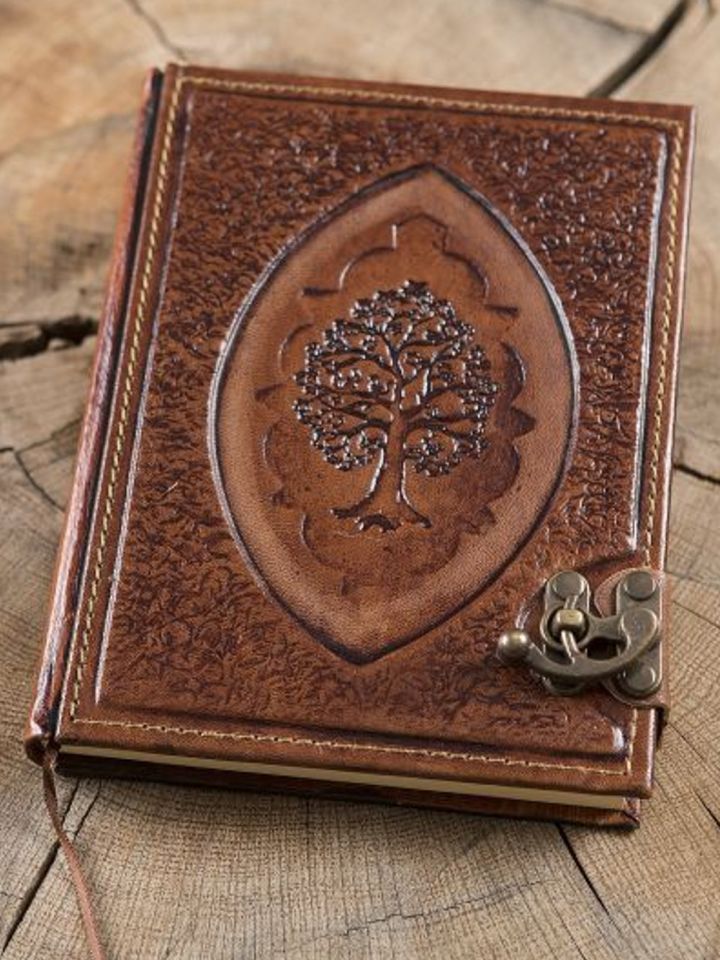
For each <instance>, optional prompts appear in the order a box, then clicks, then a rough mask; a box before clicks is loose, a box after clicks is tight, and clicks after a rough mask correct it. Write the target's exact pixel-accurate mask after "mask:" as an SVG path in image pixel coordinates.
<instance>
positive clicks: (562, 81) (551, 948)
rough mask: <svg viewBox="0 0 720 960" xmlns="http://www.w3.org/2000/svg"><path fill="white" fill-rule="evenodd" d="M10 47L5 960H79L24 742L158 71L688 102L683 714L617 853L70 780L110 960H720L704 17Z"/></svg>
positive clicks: (662, 6) (72, 7)
mask: <svg viewBox="0 0 720 960" xmlns="http://www.w3.org/2000/svg"><path fill="white" fill-rule="evenodd" d="M668 18H670V19H671V20H672V24H671V25H672V29H671V30H670V31H669V32H668V31H667V29H666V28H667V23H668ZM0 25H1V26H2V31H1V32H0V51H1V52H2V55H3V57H2V62H3V70H2V75H1V76H0V90H2V94H3V96H2V100H1V101H0V103H2V107H1V108H0V131H2V144H3V147H2V149H3V154H2V156H0V197H1V198H2V201H3V210H4V212H5V216H4V217H3V218H2V220H1V221H0V248H1V249H2V251H3V255H2V257H0V356H6V357H13V356H14V357H19V359H15V360H11V359H5V360H2V361H0V524H2V532H3V535H2V537H0V611H1V612H2V616H1V617H0V954H1V955H2V956H3V957H7V958H8V960H27V958H35V960H44V958H56V957H59V956H61V957H66V958H69V960H71V958H78V960H80V958H83V957H84V956H85V946H84V942H83V938H82V933H81V930H80V925H79V919H78V916H77V910H76V906H75V902H74V899H73V894H72V890H71V887H70V884H69V880H68V875H67V871H66V869H65V865H64V864H63V862H62V860H61V859H60V858H59V857H58V856H57V850H56V846H55V843H54V841H53V839H52V836H51V830H50V827H49V824H48V822H47V819H46V816H45V813H44V810H43V807H42V799H41V786H40V777H39V774H38V772H37V771H36V770H34V769H33V768H32V767H31V766H30V765H29V764H28V763H27V761H25V759H24V757H23V755H22V749H21V746H20V736H21V731H22V725H23V722H24V718H25V713H26V709H27V704H28V701H29V697H30V687H31V682H32V674H33V670H34V663H35V659H36V656H37V651H38V646H39V642H40V638H41V634H42V628H43V620H44V616H45V604H46V601H47V593H48V589H49V582H50V577H51V572H52V563H53V558H54V552H55V546H56V542H57V538H58V536H59V531H60V524H61V520H62V510H61V507H62V505H63V504H64V502H65V500H66V498H67V494H68V487H69V483H70V474H71V467H72V456H73V452H74V444H75V438H76V429H77V423H78V419H79V416H80V414H81V410H82V406H83V402H84V394H85V389H86V380H87V372H88V369H89V358H90V354H91V351H92V346H93V337H92V333H91V332H90V331H92V329H93V325H92V324H93V321H95V320H96V319H97V316H98V312H99V309H100V300H101V290H102V284H103V281H104V275H105V270H106V266H107V257H108V252H109V244H110V237H111V232H112V227H113V223H114V217H115V212H116V209H117V205H118V203H119V197H120V191H121V189H122V173H123V170H124V167H125V163H126V160H127V155H128V151H129V147H130V138H131V136H132V122H133V118H134V112H135V109H136V104H137V100H138V96H139V89H140V85H141V73H142V70H143V69H144V68H145V67H146V66H149V65H151V64H155V63H163V62H164V61H165V60H166V59H170V58H171V59H188V60H193V61H199V62H205V63H218V64H223V65H226V66H237V67H247V68H253V67H254V68H266V69H279V70H289V71H293V70H296V71H303V72H307V73H313V72H314V73H319V74H335V75H338V76H357V77H367V78H377V79H386V80H395V79H398V80H405V81H422V82H427V83H439V84H442V83H448V84H452V83H454V84H457V85H461V86H477V87H480V88H482V87H486V88H490V89H501V88H510V89H513V88H515V89H524V90H533V91H539V90H544V91H548V92H566V93H578V94H581V93H588V92H590V91H592V90H597V89H608V90H612V89H613V88H616V87H618V86H619V92H620V93H621V95H622V96H624V97H628V98H632V99H643V98H645V99H655V100H671V101H672V100H677V101H681V102H691V103H697V104H699V106H700V124H701V127H700V138H699V155H698V161H697V167H696V172H697V179H696V189H695V197H694V216H693V224H692V245H691V268H690V275H689V287H688V310H687V322H686V336H685V340H684V347H683V354H682V357H683V359H682V371H681V392H680V403H679V409H678V418H679V420H678V427H679V429H678V442H677V448H676V455H677V462H678V469H677V471H676V475H675V485H674V497H673V510H672V523H671V556H670V570H671V573H672V585H673V590H674V600H673V615H674V618H675V620H674V623H675V626H674V637H675V642H674V646H673V650H672V659H673V664H672V666H673V698H674V701H675V706H674V709H673V713H672V715H671V720H670V725H669V727H668V729H667V731H666V733H665V738H664V743H663V749H662V751H661V753H660V758H659V764H658V771H657V789H656V796H655V797H654V799H653V801H652V802H651V803H650V804H649V805H648V807H647V809H646V811H645V817H644V822H643V826H642V828H641V829H640V830H639V831H637V832H636V833H634V834H632V835H628V836H625V835H618V834H615V833H602V832H597V831H591V830H584V829H581V828H559V827H556V826H554V825H551V824H545V825H541V824H531V823H519V822H509V821H503V820H499V819H495V820H489V819H488V820H483V819H477V818H470V817H464V816H460V815H438V814H434V813H430V812H424V811H411V810H400V809H392V808H385V807H371V806H366V805H359V804H357V805H355V804H340V803H330V802H312V801H305V800H298V799H291V798H283V797H269V796H251V795H244V794H239V793H238V794H235V793H230V792H223V791H210V790H204V789H181V788H177V787H167V786H160V785H158V786H155V785H141V784H134V783H118V782H103V783H99V782H94V781H84V782H82V783H79V784H78V783H74V782H66V783H64V784H63V789H62V802H63V806H64V809H66V810H67V813H66V825H67V827H68V829H69V830H70V831H71V832H72V833H74V834H75V835H76V837H77V843H78V847H79V849H80V852H81V855H82V857H83V860H84V862H85V864H86V865H87V871H88V874H89V878H90V881H91V883H92V885H93V887H94V889H95V891H96V898H97V905H98V911H99V915H100V920H101V927H102V929H103V932H104V935H105V937H106V939H107V942H108V944H109V947H110V953H111V956H113V957H118V958H142V960H160V958H162V957H165V958H172V960H196V958H213V960H215V958H221V960H224V958H227V960H229V958H233V960H235V958H246V957H247V958H250V957H257V958H260V957H262V958H263V960H269V958H277V960H280V958H282V960H286V958H287V960H289V958H293V960H310V958H312V960H314V958H332V960H336V958H340V960H344V958H351V960H365V958H373V960H374V958H383V960H384V958H390V957H392V958H395V960H410V958H419V957H423V958H441V957H442V958H443V960H445V958H448V960H455V958H475V957H478V956H482V957H483V958H510V957H513V958H515V957H519V958H524V957H533V958H534V960H545V958H547V960H550V958H553V960H570V958H575V957H580V958H585V960H611V958H615V957H622V958H623V960H625V958H627V960H634V958H643V960H650V958H652V960H676V958H677V960H680V958H682V960H686V958H688V960H695V958H696V960H711V958H715V957H720V899H719V898H718V891H720V829H719V825H720V778H719V777H718V769H720V747H719V746H718V744H719V743H720V736H719V734H720V701H719V699H718V696H717V689H718V684H719V683H720V661H718V658H717V657H715V658H713V656H712V650H713V648H714V646H716V645H717V644H718V643H719V642H720V618H719V617H718V613H717V611H718V609H719V607H720V604H719V601H720V550H719V544H720V470H719V469H718V462H720V461H719V460H718V448H719V447H720V399H719V394H718V389H717V377H718V356H719V355H720V342H719V341H720V332H719V331H720V327H719V325H718V323H717V319H716V318H717V316H718V312H719V310H720V294H719V293H718V289H719V287H718V276H717V270H718V268H717V264H718V262H719V254H720V201H718V192H717V188H716V185H717V181H718V175H719V174H720V98H719V96H718V95H719V94H720V75H719V72H718V69H717V62H718V56H719V55H720V25H719V21H718V18H716V17H715V18H713V17H712V16H711V15H710V12H709V10H706V8H705V6H704V5H703V4H702V3H700V2H697V3H688V4H681V5H680V6H679V7H678V6H676V5H675V4H673V3H671V2H665V0H663V2H652V0H625V2H622V3H617V2H615V0H602V2H598V3H597V4H596V3H593V4H590V3H588V2H587V0H549V2H547V3H529V2H527V0H503V2H500V0H495V2H493V0H486V2H482V3H477V2H470V0H457V2H455V3H453V4H446V3H441V2H440V0H436V2H433V0H424V2H423V3H420V4H418V3H412V2H410V0H402V2H396V3H395V4H392V5H390V4H387V3H381V2H380V0H370V2H366V3H365V4H363V5H362V6H361V5H359V4H352V3H350V2H345V0H341V2H340V0H336V2H333V3H330V4H328V3H323V4H321V3H320V2H319V0H309V2H306V3H304V4H302V5H299V4H292V3H290V2H289V0H269V2H264V3H260V2H256V0H252V2H247V3H244V4H234V3H231V2H229V0H210V2H207V3H204V4H202V5H201V4H199V3H181V2H179V0H156V2H151V0H125V2H121V0H114V2H110V0H92V2H87V3H80V2H78V0H74V2H71V0H47V2H45V3H43V4H27V3H24V2H22V0H14V2H6V3H4V4H2V6H1V7H0ZM663 30H665V31H666V32H668V36H667V37H666V38H665V39H664V42H662V43H660V42H659V39H658V33H659V32H660V31H663ZM655 40H657V41H658V42H657V43H655V42H654V41H655ZM638 61H640V63H638ZM88 321H89V323H88ZM73 341H80V345H72V344H73ZM5 344H10V346H8V347H5V353H3V345H5Z"/></svg>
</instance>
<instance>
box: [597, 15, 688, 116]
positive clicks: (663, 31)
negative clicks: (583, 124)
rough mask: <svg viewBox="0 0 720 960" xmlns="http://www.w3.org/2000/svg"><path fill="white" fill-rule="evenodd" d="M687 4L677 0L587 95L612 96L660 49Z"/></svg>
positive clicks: (677, 22)
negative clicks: (656, 24)
mask: <svg viewBox="0 0 720 960" xmlns="http://www.w3.org/2000/svg"><path fill="white" fill-rule="evenodd" d="M689 6H690V3H689V0H679V3H677V4H676V5H675V6H674V7H673V8H672V9H671V10H670V12H669V13H668V14H667V16H666V17H665V19H664V20H663V22H662V23H661V24H660V26H659V27H658V28H657V30H655V32H654V33H650V34H648V35H647V37H646V38H645V40H644V41H643V42H642V43H640V44H638V46H637V47H636V48H635V50H634V51H633V52H632V53H631V54H630V56H629V57H628V58H627V59H626V60H625V61H624V62H623V63H621V64H620V65H619V66H618V67H616V68H615V69H614V70H613V71H612V72H611V73H610V74H609V75H608V76H607V77H606V78H605V79H604V80H603V81H602V82H601V83H599V84H597V85H596V86H595V87H593V89H592V90H590V92H589V93H588V94H587V96H588V97H610V96H612V94H614V93H615V92H616V91H617V90H618V89H619V88H620V87H621V86H623V84H624V83H626V82H627V81H628V80H629V79H630V78H631V77H632V76H633V75H634V74H636V73H637V72H638V70H640V69H641V67H644V66H645V64H646V63H648V61H649V60H651V59H652V58H653V57H654V56H655V55H656V54H657V53H658V52H659V51H660V49H661V47H662V46H663V45H664V44H665V43H666V41H667V40H668V38H669V37H670V35H671V34H672V33H673V32H674V30H675V29H676V27H677V26H678V25H679V24H680V22H681V21H682V19H683V17H684V16H685V14H686V13H687V11H688V9H689Z"/></svg>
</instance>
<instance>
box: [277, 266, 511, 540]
mask: <svg viewBox="0 0 720 960" xmlns="http://www.w3.org/2000/svg"><path fill="white" fill-rule="evenodd" d="M475 335H476V331H475V328H474V327H473V326H471V325H470V324H468V323H464V322H463V321H462V320H461V319H460V318H459V317H458V315H457V312H456V310H455V307H454V306H453V304H452V303H451V302H450V301H449V300H442V299H439V298H438V297H436V296H435V295H434V294H433V292H432V290H430V288H429V287H428V285H427V284H426V283H421V282H416V281H415V282H414V281H412V280H406V281H405V283H403V284H402V285H401V286H399V287H397V289H394V290H378V291H376V292H375V293H374V294H373V295H372V296H371V297H369V298H368V299H363V300H357V301H356V302H355V303H354V304H353V306H352V307H351V308H350V316H349V318H348V320H342V319H339V320H336V321H335V322H334V323H333V325H332V327H330V328H328V329H327V330H326V331H325V332H324V334H323V339H322V342H320V343H318V342H313V343H310V344H308V346H307V347H306V348H305V357H306V359H305V365H304V366H303V368H302V370H300V371H298V373H296V375H295V382H296V383H297V385H298V386H299V387H300V391H301V394H302V396H301V397H300V398H299V399H297V400H296V401H295V403H294V404H293V409H294V410H295V412H296V413H297V415H298V418H299V419H300V420H301V421H302V423H304V424H305V425H306V426H307V427H309V428H310V436H311V442H312V444H313V446H314V447H316V448H317V449H318V450H320V451H321V453H322V454H323V456H324V457H325V460H326V461H327V462H328V463H330V464H332V465H333V466H334V467H336V468H337V469H338V470H354V469H356V468H358V467H364V466H367V465H368V464H370V465H371V466H372V468H373V474H372V477H371V478H370V482H369V484H368V489H367V490H366V492H365V493H364V495H363V497H362V498H361V499H360V500H359V501H358V502H357V503H355V504H353V505H351V506H349V507H338V506H336V507H333V508H332V512H333V514H334V515H335V516H336V517H337V518H338V519H345V518H348V517H350V518H352V519H353V520H355V522H356V524H357V526H358V527H359V528H360V529H361V530H368V529H369V528H370V527H373V526H377V527H379V528H380V529H381V530H383V531H384V532H388V531H393V530H397V529H398V527H400V526H401V525H402V524H403V523H420V524H422V525H423V526H424V527H431V526H432V521H431V519H430V517H428V516H426V515H425V514H422V513H420V512H419V511H418V510H416V509H415V507H414V506H413V504H412V502H411V500H410V499H409V496H408V492H407V488H406V484H405V467H406V465H407V466H410V465H411V466H412V467H413V468H414V469H415V472H416V473H419V474H423V475H424V476H426V477H440V476H445V475H447V474H448V473H450V471H451V470H452V469H453V468H454V467H456V466H457V465H458V464H459V463H461V462H462V461H463V460H464V459H465V458H466V457H474V458H475V459H479V458H480V457H481V456H482V454H483V452H484V451H485V449H486V448H487V446H488V441H487V439H486V436H485V433H486V429H485V427H486V423H487V418H488V414H489V413H490V409H491V407H492V405H493V403H494V401H495V394H496V393H497V390H498V385H497V383H495V381H494V380H492V379H491V377H490V362H489V360H488V359H487V357H486V355H485V352H484V350H483V349H482V347H481V346H480V345H479V344H477V343H475Z"/></svg>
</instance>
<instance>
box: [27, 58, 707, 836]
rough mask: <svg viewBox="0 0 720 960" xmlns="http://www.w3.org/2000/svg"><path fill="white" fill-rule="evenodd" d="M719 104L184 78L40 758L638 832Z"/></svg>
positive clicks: (168, 98) (120, 325) (95, 398)
mask: <svg viewBox="0 0 720 960" xmlns="http://www.w3.org/2000/svg"><path fill="white" fill-rule="evenodd" d="M691 149H692V112H691V110H690V109H689V108H686V107H681V106H661V105H657V104H636V103H622V102H609V101H600V100H596V101H587V100H576V99H566V98H562V99H561V98H553V97H537V96H529V95H508V94H498V93H477V92H469V91H462V90H451V89H432V88H425V87H409V86H398V85H377V84H367V83H365V84H363V83H355V82H350V81H346V80H325V79H323V80H320V79H312V78H291V77H283V76H276V75H263V74H246V73H235V72H228V71H220V70H210V69H205V68H195V67H182V68H181V67H176V66H169V67H168V68H167V70H166V71H165V72H164V73H163V74H159V73H156V74H153V76H152V77H151V79H150V81H149V83H148V88H147V94H146V100H145V104H144V107H143V110H142V114H141V121H140V128H139V133H138V136H137V141H136V149H135V154H134V159H133V162H132V166H131V175H130V182H129V188H128V192H127V200H126V203H125V207H124V210H123V213H122V216H121V218H120V225H119V229H118V236H117V242H116V246H115V252H114V258H113V263H112V272H111V279H110V283H109V291H108V296H107V303H106V308H105V314H104V318H103V322H102V326H101V330H100V335H99V338H98V350H97V359H96V363H95V369H94V374H93V378H92V385H91V389H90V396H89V402H88V408H87V416H86V419H85V424H84V428H83V431H82V437H81V441H80V450H79V456H78V464H77V472H76V479H75V484H74V489H73V494H72V498H71V502H70V505H69V508H68V514H67V526H66V530H65V534H64V538H63V542H62V546H61V549H60V553H59V559H58V565H57V574H56V579H55V586H54V592H53V597H52V602H51V612H50V618H49V627H48V632H47V640H46V645H45V650H44V655H43V658H42V665H41V668H40V672H39V681H38V687H37V695H36V699H35V702H34V705H33V707H32V715H31V718H30V723H29V729H28V737H27V749H28V752H29V754H30V756H31V757H33V758H34V759H35V760H38V761H41V760H42V758H43V755H44V754H45V752H46V750H47V749H48V748H50V749H52V751H53V755H54V752H55V751H56V750H57V751H58V752H59V754H58V755H59V760H58V769H59V771H60V772H61V773H62V772H67V773H70V774H77V773H84V772H88V773H93V774H118V775H122V776H138V777H141V776H143V777H144V776H150V777H159V778H167V779H179V780H189V781H198V782H207V783H213V782H217V783H221V784H226V785H227V784H237V785H238V786H245V787H250V788H254V789H257V788H261V789H270V790H273V789H275V790H299V791H304V792H313V793H319V794H327V795H331V796H337V797H362V798H364V799H381V800H390V801H393V802H397V803H413V804H424V805H431V806H442V807H448V808H454V809H461V810H477V811H481V812H493V813H502V814H508V815H520V816H534V817H542V818H548V817H552V818H565V819H569V820H574V821H582V822H590V823H597V824H615V825H626V826H632V825H634V824H635V823H637V819H638V808H639V799H640V798H643V797H647V796H648V795H649V793H650V790H651V781H652V767H653V755H654V750H655V745H656V741H657V737H658V733H659V730H660V727H661V722H662V715H663V711H664V710H665V709H666V707H667V673H666V669H665V660H666V655H667V644H668V643H669V642H671V641H672V635H671V628H670V624H669V622H668V604H667V584H666V583H665V581H664V577H663V568H664V558H665V539H666V524H667V507H668V484H669V480H670V445H671V437H672V429H673V405H674V395H675V372H676V356H677V346H678V336H679V317H680V310H681V301H682V290H683V268H684V258H685V234H686V221H687V207H688V187H689V177H690V157H691Z"/></svg>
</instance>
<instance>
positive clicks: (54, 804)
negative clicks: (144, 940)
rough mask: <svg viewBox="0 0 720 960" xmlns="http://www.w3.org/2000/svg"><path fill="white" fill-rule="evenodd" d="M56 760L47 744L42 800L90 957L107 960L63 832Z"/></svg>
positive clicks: (70, 845)
mask: <svg viewBox="0 0 720 960" xmlns="http://www.w3.org/2000/svg"><path fill="white" fill-rule="evenodd" d="M56 760H57V750H56V749H55V748H54V747H48V749H47V750H46V751H45V756H44V759H43V786H44V788H45V803H46V805H47V809H48V813H49V814H50V819H51V820H52V825H53V827H54V828H55V833H56V835H57V838H58V841H59V843H60V846H61V847H62V850H63V853H64V854H65V861H66V863H67V865H68V868H69V870H70V878H71V879H72V882H73V886H74V887H75V896H76V898H77V902H78V906H79V907H80V913H81V915H82V920H83V927H84V928H85V936H86V938H87V942H88V946H89V947H90V955H91V957H92V960H107V954H106V953H105V950H104V948H103V945H102V943H101V942H100V935H99V933H98V928H97V921H96V919H95V911H94V909H93V905H92V898H91V896H90V888H89V886H88V883H87V880H86V879H85V875H84V873H83V870H82V867H81V866H80V860H79V858H78V855H77V851H76V850H75V847H74V846H73V843H72V840H71V839H70V837H69V836H68V835H67V833H66V832H65V827H64V826H63V822H62V818H61V817H60V810H59V808H58V800H57V791H56V789H55V762H56Z"/></svg>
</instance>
